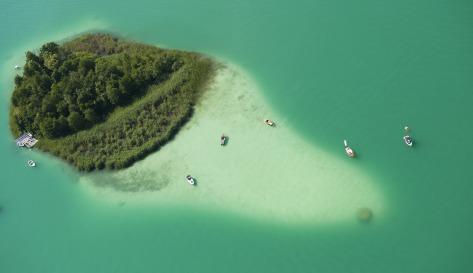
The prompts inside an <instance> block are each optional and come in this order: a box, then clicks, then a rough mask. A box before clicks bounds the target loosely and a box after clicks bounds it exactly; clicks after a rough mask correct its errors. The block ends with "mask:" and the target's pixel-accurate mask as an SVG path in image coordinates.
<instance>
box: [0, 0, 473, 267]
mask: <svg viewBox="0 0 473 273" xmlns="http://www.w3.org/2000/svg"><path fill="white" fill-rule="evenodd" d="M472 14H473V3H470V2H469V1H426V0H421V1H415V2H412V1H407V0H400V1H380V0H378V1H374V0H373V1H369V0H366V1H356V2H354V1H298V3H294V1H291V2H289V1H287V2H286V3H275V2H274V1H258V3H254V1H233V2H231V3H225V2H223V1H134V2H133V3H128V4H121V3H120V4H117V3H115V1H100V2H99V1H69V2H68V3H63V2H62V1H28V2H26V1H23V2H20V1H10V0H7V1H5V0H3V1H2V2H1V3H0V18H2V19H1V24H0V37H1V42H0V60H1V72H2V74H1V76H0V91H1V96H0V97H1V98H2V100H1V102H0V107H1V109H0V110H1V111H0V124H2V125H0V163H1V171H2V177H1V178H0V180H1V182H0V206H1V207H2V211H1V212H0V272H8V273H10V272H13V273H16V272H157V271H158V272H393V273H394V272H442V273H443V272H468V268H471V266H472V264H471V259H469V258H470V256H471V254H470V253H471V252H472V251H473V236H472V235H471V230H473V213H472V210H473V202H472V196H473V187H472V186H471V185H470V183H471V181H473V173H472V172H470V170H469V167H470V165H471V159H470V155H471V154H473V146H471V145H470V142H471V139H472V138H473V127H472V126H471V118H472V116H473V111H472V110H471V109H472V108H471V101H472V100H473V95H472V92H471V88H472V87H473V77H471V74H472V72H473V50H472V47H473V32H472V30H471V27H472V26H473V15H472ZM90 29H104V30H108V31H112V32H116V33H119V34H121V35H123V36H125V37H128V38H133V39H136V40H139V41H143V42H147V43H153V44H161V45H164V46H167V47H173V48H180V49H185V50H195V51H200V52H205V53H208V54H211V55H213V56H218V57H221V58H224V59H227V60H230V61H231V62H233V63H236V64H238V65H239V66H241V67H243V68H244V69H245V70H246V71H247V72H248V73H249V74H251V75H252V76H253V78H254V79H256V81H257V83H258V85H259V86H260V87H261V89H262V92H263V95H264V96H265V98H266V99H267V100H268V101H269V102H270V104H271V106H272V107H273V108H274V109H276V110H277V111H278V113H279V115H281V116H283V117H284V118H285V120H286V121H287V123H289V124H290V125H291V127H293V128H294V130H296V132H297V133H299V134H300V135H302V136H303V137H304V138H306V139H307V140H308V141H310V142H311V143H313V145H317V146H321V147H323V148H324V149H326V150H327V151H329V152H331V153H332V154H333V155H334V156H336V157H340V159H341V160H345V158H344V155H343V154H342V153H341V152H342V151H341V149H340V145H341V141H340V140H341V139H344V138H349V140H350V142H351V143H353V145H356V149H357V151H358V152H359V155H360V157H359V158H358V159H357V161H355V162H354V163H353V164H356V166H357V168H359V169H360V170H362V171H364V172H366V173H369V174H370V175H372V176H374V177H376V178H377V179H376V183H377V184H378V187H379V188H380V189H382V192H383V194H384V195H385V198H386V199H387V200H389V210H388V212H387V213H386V215H383V217H382V219H383V220H382V221H376V219H378V218H376V215H375V220H374V221H373V222H372V223H371V224H369V225H360V224H359V223H357V222H356V221H355V220H354V221H353V223H348V224H346V223H344V224H340V225H337V224H333V225H323V226H319V225H278V224H277V223H273V222H271V223H269V222H268V223H267V222H264V221H254V220H251V219H247V218H245V217H243V216H241V217H240V216H236V215H233V214H226V213H225V211H219V210H216V211H202V210H198V209H196V210H189V209H188V208H186V207H183V208H179V207H163V208H160V209H157V208H156V207H152V208H149V207H146V206H142V207H139V206H128V204H125V205H121V204H111V203H107V202H101V201H100V198H97V197H96V196H90V195H87V194H84V191H83V190H82V189H81V185H80V184H79V183H78V182H77V181H78V174H77V173H75V172H74V171H73V170H71V169H69V168H68V167H67V166H65V165H64V164H62V163H60V162H57V161H55V160H45V158H44V156H43V155H38V154H36V153H34V152H29V151H21V152H19V151H18V150H17V148H16V147H15V146H14V145H13V144H12V142H11V136H10V134H9V132H8V125H7V114H8V108H7V104H8V98H9V94H10V92H11V87H12V81H13V76H14V71H13V69H12V66H13V65H14V64H16V60H17V59H18V56H20V57H21V56H22V54H23V52H24V51H25V49H28V48H30V47H35V46H38V45H39V44H41V43H42V42H44V41H47V40H49V39H63V38H66V37H68V36H70V35H73V34H76V33H78V32H81V31H85V30H90ZM404 125H409V126H410V127H411V128H412V130H413V131H412V136H413V137H414V138H415V139H416V140H417V145H416V147H415V149H411V150H408V149H407V148H404V147H403V146H402V143H400V137H401V136H402V131H401V130H402V128H403V126H404ZM28 158H35V159H36V158H39V159H41V168H37V169H34V170H31V169H25V166H24V162H25V160H26V159H28Z"/></svg>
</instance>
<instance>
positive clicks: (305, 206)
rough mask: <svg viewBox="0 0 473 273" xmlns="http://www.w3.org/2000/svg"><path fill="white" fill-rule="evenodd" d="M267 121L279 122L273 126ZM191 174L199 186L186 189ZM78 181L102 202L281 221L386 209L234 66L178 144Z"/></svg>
mask: <svg viewBox="0 0 473 273" xmlns="http://www.w3.org/2000/svg"><path fill="white" fill-rule="evenodd" d="M264 118H271V119H274V120H275V121H276V123H277V126H276V128H270V127H268V126H266V125H264V124H263V119H264ZM222 133H225V134H227V135H228V136H229V141H228V145H227V146H226V147H221V146H220V145H219V137H220V135H221V134H222ZM186 174H192V175H193V176H195V177H196V178H197V181H198V186H196V187H191V186H190V185H188V184H187V183H186V182H185V179H184V176H185V175H186ZM80 180H81V181H82V182H84V183H83V185H84V188H85V189H86V192H88V193H89V194H92V195H96V196H97V198H100V199H105V200H110V201H119V202H127V201H134V202H138V203H146V204H148V203H151V204H157V205H162V204H168V205H169V204H176V205H183V204H187V205H189V206H193V207H202V208H206V207H207V208H208V207H211V208H218V209H223V210H225V211H232V212H234V213H238V214H242V215H245V216H249V217H257V218H260V219H261V218H265V219H272V220H276V221H283V222H311V223H334V222H340V221H347V220H348V221H353V220H354V218H355V214H356V210H357V209H359V208H360V207H368V208H371V209H372V210H373V211H374V213H375V215H380V213H381V212H382V211H383V209H384V208H385V204H384V200H383V196H382V194H381V193H380V192H379V190H378V189H377V188H376V185H375V181H373V179H372V178H371V177H368V176H367V175H366V174H363V173H361V172H360V171H359V170H357V169H355V168H354V167H353V166H352V164H350V161H349V160H346V161H345V160H340V159H339V158H335V157H334V156H332V155H330V154H328V153H327V152H325V151H323V150H322V149H319V148H317V147H314V146H313V145H312V144H310V143H307V142H306V141H305V140H304V139H302V138H301V137H300V136H298V135H297V134H296V133H294V132H293V131H292V130H291V129H290V128H288V125H286V124H285V122H284V118H283V117H281V116H278V115H277V114H276V113H275V112H273V111H271V109H270V107H268V106H267V105H266V104H265V103H264V100H263V98H262V97H261V95H260V91H259V89H258V87H257V85H256V84H255V83H254V81H252V80H251V78H250V77H249V76H247V75H246V74H245V72H244V71H243V70H242V69H239V68H238V67H236V66H234V65H230V64H226V65H225V67H223V68H221V69H219V71H218V73H217V75H216V77H215V80H214V82H213V83H212V84H211V87H210V90H209V91H208V92H206V93H205V97H204V98H203V99H202V102H201V103H200V105H198V106H197V108H196V113H195V115H194V117H193V118H192V119H191V121H190V122H189V123H188V124H187V125H186V126H185V127H184V128H183V129H182V131H181V132H180V133H179V134H178V135H177V137H176V139H175V140H173V141H172V142H170V143H169V144H167V145H166V146H165V147H163V148H162V149H161V150H160V151H158V152H156V153H154V154H152V155H150V156H148V157H147V158H146V159H144V160H142V161H140V162H138V163H136V164H135V165H133V166H132V167H130V168H128V169H125V170H122V171H117V172H103V173H95V174H87V175H84V176H82V177H81V179H80ZM91 182H93V183H91ZM136 182H138V184H139V185H140V187H142V188H139V187H136V185H137V184H136ZM93 184H101V185H105V186H104V187H97V186H95V185H93ZM107 185H108V186H107ZM110 185H115V186H116V185H119V186H118V188H122V189H127V190H134V191H135V192H121V191H117V190H114V189H111V188H110V187H109V186H110ZM134 185H135V186H134ZM146 188H153V189H155V190H156V191H152V192H150V191H146ZM140 190H144V191H141V192H140Z"/></svg>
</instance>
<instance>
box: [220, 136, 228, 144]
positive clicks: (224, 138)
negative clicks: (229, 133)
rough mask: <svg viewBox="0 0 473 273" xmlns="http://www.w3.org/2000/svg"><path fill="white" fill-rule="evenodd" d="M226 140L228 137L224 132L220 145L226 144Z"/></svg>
mask: <svg viewBox="0 0 473 273" xmlns="http://www.w3.org/2000/svg"><path fill="white" fill-rule="evenodd" d="M226 141H227V137H226V136H225V135H224V134H222V136H221V137H220V145H221V146H224V145H225V144H226Z"/></svg>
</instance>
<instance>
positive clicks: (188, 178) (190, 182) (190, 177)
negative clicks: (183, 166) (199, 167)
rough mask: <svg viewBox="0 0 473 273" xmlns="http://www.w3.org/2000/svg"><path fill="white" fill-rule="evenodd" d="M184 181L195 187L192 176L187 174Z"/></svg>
mask: <svg viewBox="0 0 473 273" xmlns="http://www.w3.org/2000/svg"><path fill="white" fill-rule="evenodd" d="M186 180H187V183H189V184H191V185H195V180H194V178H193V177H192V176H190V175H189V174H188V175H186Z"/></svg>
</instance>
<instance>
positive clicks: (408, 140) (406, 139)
mask: <svg viewBox="0 0 473 273" xmlns="http://www.w3.org/2000/svg"><path fill="white" fill-rule="evenodd" d="M404 132H405V135H404V136H403V137H402V139H403V140H404V143H405V144H406V145H407V146H409V147H412V144H414V140H413V139H412V137H411V136H409V134H408V133H409V127H407V126H406V127H404Z"/></svg>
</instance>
